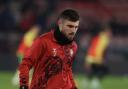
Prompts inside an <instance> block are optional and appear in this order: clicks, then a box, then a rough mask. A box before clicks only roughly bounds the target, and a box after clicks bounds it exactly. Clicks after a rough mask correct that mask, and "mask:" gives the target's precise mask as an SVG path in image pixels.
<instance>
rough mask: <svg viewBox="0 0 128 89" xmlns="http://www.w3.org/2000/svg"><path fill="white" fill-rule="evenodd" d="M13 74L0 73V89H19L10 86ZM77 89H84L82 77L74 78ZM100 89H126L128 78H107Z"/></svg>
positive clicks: (127, 87) (83, 78) (85, 82)
mask: <svg viewBox="0 0 128 89" xmlns="http://www.w3.org/2000/svg"><path fill="white" fill-rule="evenodd" d="M12 76H13V73H12V72H0V89H19V88H18V86H13V85H12V84H11V79H12ZM75 79H76V82H77V84H78V86H79V89H86V84H87V81H86V77H85V76H83V75H77V76H75ZM102 89H128V76H127V77H126V76H122V77H117V76H107V77H106V78H105V79H104V80H103V81H102Z"/></svg>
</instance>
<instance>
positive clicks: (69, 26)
mask: <svg viewBox="0 0 128 89" xmlns="http://www.w3.org/2000/svg"><path fill="white" fill-rule="evenodd" d="M67 26H69V27H75V26H74V25H67Z"/></svg>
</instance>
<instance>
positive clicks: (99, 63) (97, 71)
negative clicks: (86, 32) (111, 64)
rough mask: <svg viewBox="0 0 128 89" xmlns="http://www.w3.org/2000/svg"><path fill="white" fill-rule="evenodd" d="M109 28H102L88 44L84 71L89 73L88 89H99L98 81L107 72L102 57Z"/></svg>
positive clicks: (107, 40)
mask: <svg viewBox="0 0 128 89" xmlns="http://www.w3.org/2000/svg"><path fill="white" fill-rule="evenodd" d="M110 36H111V32H110V28H109V27H104V29H102V31H100V32H98V33H97V34H96V35H95V36H94V37H92V40H91V42H90V45H89V48H88V51H87V55H86V58H85V60H86V69H87V71H88V72H89V76H88V77H89V79H91V80H92V81H91V84H90V86H89V87H91V88H89V89H100V88H101V86H100V80H101V79H102V78H103V76H104V74H105V73H106V72H107V67H106V65H105V62H104V56H105V53H106V50H107V48H108V46H109V41H110Z"/></svg>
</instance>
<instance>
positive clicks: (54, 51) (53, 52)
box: [52, 48, 57, 56]
mask: <svg viewBox="0 0 128 89" xmlns="http://www.w3.org/2000/svg"><path fill="white" fill-rule="evenodd" d="M56 55H57V50H56V48H53V49H52V56H56Z"/></svg>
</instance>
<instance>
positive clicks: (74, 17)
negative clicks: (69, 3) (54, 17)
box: [58, 9, 79, 22]
mask: <svg viewBox="0 0 128 89" xmlns="http://www.w3.org/2000/svg"><path fill="white" fill-rule="evenodd" d="M58 19H67V20H70V21H73V22H75V21H78V20H79V14H78V13H77V12H76V11H75V10H73V9H66V10H64V11H63V12H62V13H61V14H60V15H59V17H58Z"/></svg>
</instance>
